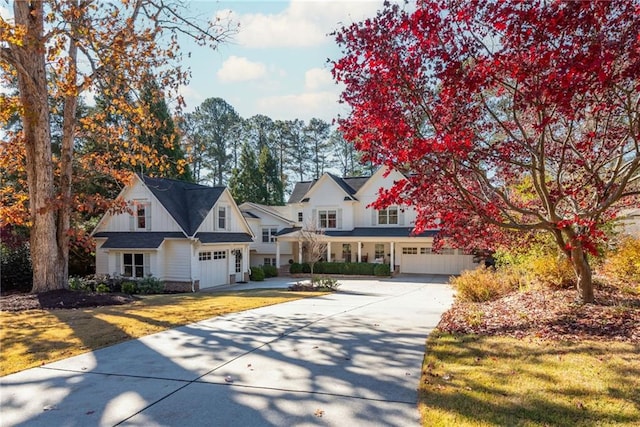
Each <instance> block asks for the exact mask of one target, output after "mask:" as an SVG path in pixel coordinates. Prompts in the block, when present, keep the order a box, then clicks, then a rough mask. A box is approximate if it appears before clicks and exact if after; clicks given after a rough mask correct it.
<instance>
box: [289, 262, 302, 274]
mask: <svg viewBox="0 0 640 427" xmlns="http://www.w3.org/2000/svg"><path fill="white" fill-rule="evenodd" d="M289 273H291V274H302V264H299V263H297V262H294V263H292V264H289Z"/></svg>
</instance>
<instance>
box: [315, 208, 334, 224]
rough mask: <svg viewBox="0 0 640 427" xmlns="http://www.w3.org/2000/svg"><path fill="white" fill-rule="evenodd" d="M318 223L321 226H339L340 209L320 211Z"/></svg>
mask: <svg viewBox="0 0 640 427" xmlns="http://www.w3.org/2000/svg"><path fill="white" fill-rule="evenodd" d="M318 225H319V226H320V228H338V211H336V210H322V211H318Z"/></svg>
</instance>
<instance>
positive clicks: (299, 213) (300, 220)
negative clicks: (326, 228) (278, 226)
mask: <svg viewBox="0 0 640 427" xmlns="http://www.w3.org/2000/svg"><path fill="white" fill-rule="evenodd" d="M303 219H304V215H303V214H302V211H300V212H298V222H302V220H303Z"/></svg>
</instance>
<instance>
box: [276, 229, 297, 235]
mask: <svg viewBox="0 0 640 427" xmlns="http://www.w3.org/2000/svg"><path fill="white" fill-rule="evenodd" d="M300 230H302V227H289V228H283V229H282V230H280V231H278V234H276V236H283V235H285V234H289V233H293V232H295V231H300Z"/></svg>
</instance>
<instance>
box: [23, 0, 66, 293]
mask: <svg viewBox="0 0 640 427" xmlns="http://www.w3.org/2000/svg"><path fill="white" fill-rule="evenodd" d="M14 15H15V21H16V24H17V25H19V26H24V28H25V30H26V35H25V37H24V44H23V46H20V47H15V48H14V49H13V52H12V54H13V56H14V58H15V61H16V63H17V65H18V66H16V69H17V74H18V86H19V92H20V98H21V99H20V100H21V102H22V105H23V108H24V109H23V111H22V114H23V117H22V123H23V132H24V143H25V148H26V166H27V182H28V185H29V209H30V213H31V221H32V227H31V242H30V243H31V262H32V264H33V288H32V292H45V291H48V290H54V289H61V288H64V286H65V285H66V280H65V277H64V271H65V270H64V265H63V263H62V260H61V259H60V252H59V250H58V247H57V244H56V242H57V233H56V231H57V230H56V204H57V201H56V198H55V187H54V180H53V164H52V156H51V128H50V116H49V104H48V91H47V76H46V70H45V45H44V43H43V22H44V15H43V5H42V2H39V1H16V2H14Z"/></svg>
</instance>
